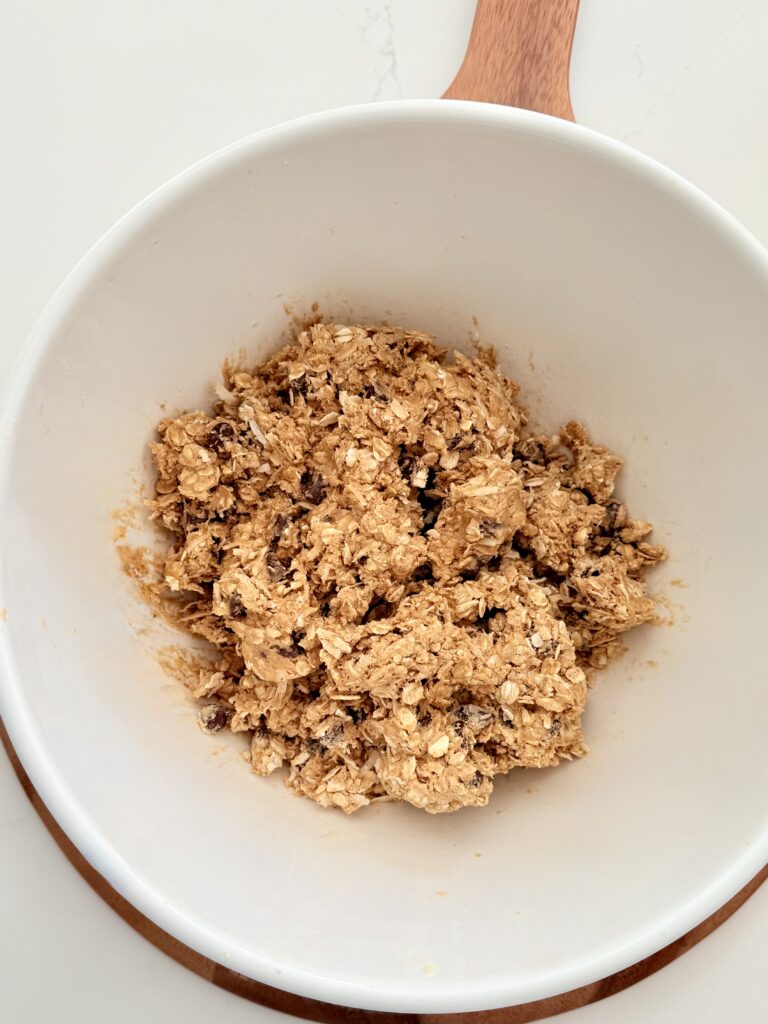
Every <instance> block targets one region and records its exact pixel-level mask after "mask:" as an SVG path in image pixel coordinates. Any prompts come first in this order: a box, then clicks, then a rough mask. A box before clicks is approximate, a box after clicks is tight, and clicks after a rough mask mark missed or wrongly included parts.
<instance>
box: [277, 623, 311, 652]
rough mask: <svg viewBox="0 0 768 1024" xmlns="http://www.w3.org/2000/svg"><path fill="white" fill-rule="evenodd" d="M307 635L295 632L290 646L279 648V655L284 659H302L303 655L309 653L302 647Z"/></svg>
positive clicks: (292, 634)
mask: <svg viewBox="0 0 768 1024" xmlns="http://www.w3.org/2000/svg"><path fill="white" fill-rule="evenodd" d="M306 635H307V634H306V633H300V632H298V631H296V630H294V632H293V633H291V643H290V645H289V646H288V647H278V648H277V653H278V654H280V655H282V657H283V658H300V657H301V656H302V655H303V654H306V653H307V652H306V651H305V650H304V648H303V647H301V646H300V644H301V641H302V640H303V639H304V637H305V636H306Z"/></svg>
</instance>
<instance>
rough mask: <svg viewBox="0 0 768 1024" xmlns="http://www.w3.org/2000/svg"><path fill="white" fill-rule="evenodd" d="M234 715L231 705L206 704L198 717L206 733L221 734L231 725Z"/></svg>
mask: <svg viewBox="0 0 768 1024" xmlns="http://www.w3.org/2000/svg"><path fill="white" fill-rule="evenodd" d="M234 713H235V711H234V708H232V707H231V706H230V705H229V704H206V705H205V706H204V707H202V708H201V709H200V713H199V714H198V716H197V717H198V720H199V722H200V725H202V727H203V728H204V729H205V730H206V732H220V731H221V730H222V729H225V728H226V727H227V726H228V725H229V723H230V720H231V719H232V716H233V715H234Z"/></svg>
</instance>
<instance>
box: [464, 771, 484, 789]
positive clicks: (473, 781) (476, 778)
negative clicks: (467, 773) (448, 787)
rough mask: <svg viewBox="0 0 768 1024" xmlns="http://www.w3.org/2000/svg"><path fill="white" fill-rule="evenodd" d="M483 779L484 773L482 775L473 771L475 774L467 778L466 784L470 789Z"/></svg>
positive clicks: (480, 783) (475, 787)
mask: <svg viewBox="0 0 768 1024" xmlns="http://www.w3.org/2000/svg"><path fill="white" fill-rule="evenodd" d="M484 779H485V776H484V775H482V774H481V773H480V772H475V774H474V775H473V776H472V778H471V779H470V780H469V782H468V783H467V785H468V786H469V788H470V789H477V788H478V786H480V785H482V783H483V781H484Z"/></svg>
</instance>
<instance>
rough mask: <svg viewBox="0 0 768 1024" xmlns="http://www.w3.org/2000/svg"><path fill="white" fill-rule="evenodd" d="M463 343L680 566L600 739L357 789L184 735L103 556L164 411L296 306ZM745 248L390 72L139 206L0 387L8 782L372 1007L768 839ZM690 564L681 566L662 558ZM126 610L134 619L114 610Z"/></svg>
mask: <svg viewBox="0 0 768 1024" xmlns="http://www.w3.org/2000/svg"><path fill="white" fill-rule="evenodd" d="M313 301H317V302H318V303H319V304H320V308H321V311H323V312H325V313H327V314H329V315H331V316H334V317H335V318H337V319H339V320H344V319H350V320H355V321H359V320H381V319H386V320H388V321H389V322H398V323H403V324H406V325H409V326H414V327H419V328H422V329H426V330H430V331H433V332H435V333H437V334H438V335H439V336H440V337H441V338H442V339H444V340H445V341H447V342H449V343H451V344H454V345H456V346H458V347H464V348H466V347H467V345H468V340H469V336H470V333H471V331H472V330H473V329H474V327H475V321H474V320H473V318H476V326H477V329H478V330H479V332H480V335H481V337H482V339H483V341H484V342H488V343H492V344H493V345H495V346H496V348H497V349H498V351H499V353H500V357H501V363H502V367H503V369H504V370H505V371H506V372H508V373H509V374H510V375H511V376H513V377H515V378H516V379H517V380H518V381H519V382H520V383H521V385H522V386H523V388H524V398H525V399H527V401H528V404H529V407H530V408H531V410H532V413H533V415H534V417H535V419H536V421H537V422H538V423H541V424H542V425H549V426H551V427H552V429H553V430H554V429H556V428H557V427H558V426H559V425H561V424H562V423H563V422H564V421H565V420H567V419H568V418H571V417H578V418H581V419H583V420H584V421H585V422H586V423H587V424H588V426H589V428H590V430H591V431H592V433H593V435H594V437H595V438H596V439H597V440H599V441H601V442H603V443H606V444H608V445H609V446H611V447H613V448H614V449H615V450H616V451H617V452H618V453H619V454H621V455H622V456H623V457H624V458H625V460H626V469H625V471H624V472H623V474H622V477H621V494H622V496H623V497H624V498H625V499H626V500H627V501H628V502H629V504H630V507H631V509H632V511H633V512H634V513H635V514H636V515H638V516H641V517H643V518H647V519H650V520H651V521H653V522H654V523H655V525H656V533H655V537H656V539H658V540H659V541H661V542H663V543H664V544H666V545H667V546H668V547H669V550H670V552H671V558H670V561H669V563H668V564H667V565H666V566H665V567H664V568H663V569H661V570H660V571H658V572H657V573H656V574H655V575H654V576H653V589H655V590H656V591H657V592H661V593H663V594H667V595H668V596H669V597H671V598H672V599H673V600H674V602H675V604H674V607H673V616H672V617H673V618H674V624H673V625H671V626H660V627H656V628H653V627H651V628H644V629H642V630H639V631H637V633H636V634H635V635H634V636H633V637H632V639H631V643H630V651H629V653H628V654H627V656H626V657H625V658H624V659H623V660H622V661H620V662H619V663H618V664H616V665H614V666H613V667H612V668H611V669H610V670H609V671H607V672H605V673H604V674H602V675H601V677H600V680H599V683H598V685H597V687H596V689H595V690H594V691H593V693H592V695H591V700H590V705H589V709H588V712H587V716H586V733H587V739H588V742H589V743H590V746H591V748H592V753H591V754H590V755H589V756H588V757H587V758H585V759H584V760H582V761H580V762H578V763H573V764H568V765H564V766H562V767H560V768H558V769H557V770H548V771H541V772H531V771H528V772H522V771H520V772H518V773H516V774H513V775H512V776H510V777H509V778H507V779H506V780H501V781H499V782H498V784H497V786H496V790H495V793H494V797H493V799H492V802H491V804H490V806H489V807H488V808H485V809H480V810H465V811H463V812H460V813H458V814H455V815H450V816H443V817H431V816H428V815H426V814H423V813H420V812H417V811H415V810H413V809H410V808H407V807H401V806H394V805H381V806H377V807H373V808H370V809H367V810H365V811H363V812H361V813H359V814H357V815H354V816H352V817H350V818H346V817H344V816H343V815H341V814H340V813H335V812H332V811H326V810H321V809H320V808H318V807H316V806H314V805H313V804H311V803H310V802H308V801H301V800H297V799H296V798H295V797H293V796H292V795H291V794H290V793H288V792H287V791H286V790H285V789H284V788H283V786H282V784H281V781H280V780H279V779H277V778H272V779H269V780H263V779H259V778H256V777H255V776H253V775H251V774H250V773H249V771H248V770H247V767H246V766H245V765H244V764H243V762H242V760H241V757H240V754H241V750H242V746H241V744H240V743H238V742H237V738H236V737H230V738H229V740H228V741H227V740H219V739H210V738H207V737H205V736H203V735H202V734H201V733H200V732H199V731H198V729H197V728H196V727H195V724H194V715H195V712H194V709H193V707H192V706H191V703H190V702H189V701H188V700H187V699H186V698H185V696H184V695H183V693H182V691H181V687H180V686H179V685H178V684H177V683H174V682H172V681H170V680H169V679H168V678H167V677H166V676H165V675H164V674H163V672H162V670H161V669H160V667H159V666H158V662H157V657H156V649H157V647H158V646H162V645H163V644H168V643H178V642H179V638H178V637H177V636H174V635H169V634H163V633H162V630H160V628H159V627H157V626H156V625H154V624H151V622H148V615H147V613H146V611H145V610H144V609H143V608H142V607H141V604H140V602H138V600H137V599H136V596H135V594H134V593H133V591H132V588H131V585H130V583H129V582H128V581H127V580H126V579H125V578H124V577H123V575H122V574H121V571H120V568H119V565H118V560H117V557H116V554H115V550H114V546H113V541H112V530H113V526H114V522H113V520H112V517H111V511H112V510H113V509H115V508H116V507H119V506H122V505H124V504H125V503H126V500H128V499H131V498H132V497H134V495H135V486H136V481H137V479H140V478H141V474H142V473H143V472H144V471H145V470H144V468H142V467H143V466H145V463H144V462H143V455H144V450H145V446H146V443H147V441H148V440H149V439H150V437H151V435H152V430H153V426H154V424H155V423H156V421H157V420H158V418H159V417H160V416H161V415H162V412H161V409H165V408H167V409H171V410H172V409H174V408H177V407H178V408H181V407H184V408H189V407H195V406H200V405H201V404H205V403H206V402H207V401H209V396H210V391H209V384H210V382H211V381H212V380H214V379H215V378H216V376H217V372H218V367H219V366H220V364H221V362H222V360H223V358H224V357H225V356H227V355H231V354H233V353H236V352H237V351H238V350H239V349H240V348H241V347H244V348H245V349H246V351H247V354H248V357H249V358H250V359H252V360H256V359H258V358H260V357H261V356H263V355H265V354H267V353H268V352H270V351H271V350H273V349H274V348H275V347H276V345H277V343H278V342H279V339H280V337H281V336H282V334H283V333H284V331H285V328H286V322H287V317H286V312H285V305H286V304H287V305H288V307H289V308H293V309H294V310H295V311H298V312H302V311H304V310H306V309H307V308H308V307H309V304H310V303H312V302H313ZM767 324H768V274H766V269H765V264H764V263H762V262H761V260H760V257H759V255H758V254H757V252H756V251H753V250H752V249H751V248H750V246H749V243H748V242H747V241H746V240H744V239H743V238H742V237H741V236H740V235H739V233H738V231H737V230H736V229H734V228H731V227H730V226H729V224H728V222H727V221H726V220H725V219H724V218H721V216H720V215H719V214H717V213H716V212H712V211H710V210H709V208H708V207H707V206H706V203H705V202H704V201H703V200H698V199H697V198H696V196H694V195H693V194H692V192H691V191H689V190H687V189H686V188H685V187H684V186H682V185H679V184H677V183H676V182H675V181H674V180H672V179H671V178H670V177H667V176H665V175H664V174H663V173H662V172H660V171H657V170H655V169H653V168H649V167H648V166H647V165H646V164H645V163H644V162H642V161H641V160H640V159H639V158H634V157H632V156H631V155H627V154H626V153H624V152H623V151H621V150H620V149H619V148H618V147H613V146H611V145H610V144H608V143H606V142H604V141H601V140H599V139H596V138H594V137H592V136H590V135H589V134H588V133H586V132H580V131H579V130H578V129H575V128H571V127H570V126H560V125H556V124H553V123H552V122H550V121H548V119H544V118H540V117H536V116H532V115H523V114H520V113H515V112H511V111H506V110H500V109H495V110H494V109H490V108H488V109H486V108H480V107H477V108H470V107H469V106H467V105H460V104H457V105H455V106H451V108H450V109H448V105H440V106H438V105H436V104H413V105H410V106H409V105H400V106H393V107H389V108H383V109H380V110H379V111H376V112H374V111H370V110H365V111H357V112H352V113H347V114H338V115H333V116H326V117H321V118H318V119H314V120H311V121H309V122H306V123H304V124H303V125H299V126H297V127H288V128H286V129H281V130H278V131H276V132H273V133H270V134H267V135H266V136H264V137H261V138H257V139H256V140H253V141H250V142H246V143H244V144H242V145H241V146H239V147H238V148H236V149H233V150H231V151H230V152H228V153H227V154H225V155H224V156H222V157H219V158H216V159H215V160H213V161H212V162H209V163H208V164H207V165H205V166H204V167H202V168H198V169H197V170H195V171H193V172H192V173H191V174H190V175H188V176H187V177H186V178H184V179H182V180H181V181H180V182H177V183H175V184H173V185H172V186H171V187H170V188H168V189H166V190H165V191H164V192H163V193H162V194H161V195H159V196H156V197H154V198H153V199H152V200H151V201H150V202H149V203H148V204H146V205H145V207H144V208H143V209H140V210H139V211H138V212H137V213H134V214H132V215H131V216H130V217H129V218H128V219H127V221H126V222H124V223H123V224H122V225H121V226H120V227H119V228H118V229H117V230H116V231H115V232H113V233H112V235H111V236H109V237H108V238H107V240H106V241H105V242H104V243H102V244H101V245H100V247H98V248H97V250H96V251H95V252H94V253H92V254H91V255H90V256H89V257H88V258H87V260H86V262H85V264H84V265H83V266H82V267H81V268H80V269H79V270H78V271H77V272H76V274H75V275H74V277H73V278H72V279H71V280H70V282H68V284H67V285H66V286H65V289H64V291H63V293H62V294H61V296H60V297H59V299H57V301H56V302H55V303H54V306H53V307H52V309H51V310H50V311H49V313H48V314H47V315H46V317H45V318H44V320H43V322H42V323H41V325H40V327H39V328H38V332H37V338H36V340H35V341H34V342H33V349H32V350H31V352H30V353H29V354H28V357H27V359H26V362H25V364H24V366H23V367H22V369H21V371H20V373H19V375H18V376H17V378H16V381H15V384H14V389H13V390H12V392H11V394H10V396H9V406H8V408H9V409H10V411H11V415H10V417H9V419H8V426H7V429H6V432H5V438H4V444H5V446H6V450H7V458H6V461H5V464H4V474H5V475H4V478H3V479H2V481H1V483H2V489H1V494H2V497H0V515H1V516H2V522H3V527H4V529H3V535H4V541H3V547H2V580H1V582H0V586H1V588H2V592H1V594H0V604H2V605H4V606H5V607H6V608H7V621H6V622H5V623H4V624H1V625H0V633H2V642H3V645H4V654H5V672H4V679H3V705H2V709H3V713H4V715H5V717H6V719H7V723H8V726H9V729H10V731H11V734H12V737H13V738H14V740H15V741H16V742H17V744H18V747H19V750H20V752H21V754H22V757H23V758H24V760H25V763H26V766H27V768H28V770H29V771H30V773H31V775H32V778H33V781H35V782H36V783H37V784H38V786H40V788H41V790H42V792H43V796H44V797H45V798H46V799H47V800H48V801H49V802H50V804H51V807H52V810H53V811H54V813H55V814H57V816H59V818H60V820H61V821H62V822H63V823H64V825H65V827H66V828H67V829H68V830H69V831H70V833H71V834H72V835H73V836H74V838H75V839H76V841H77V842H78V843H79V844H80V845H81V848H83V849H84V851H85V852H86V854H87V855H88V856H89V857H90V858H91V860H92V861H93V862H94V863H95V864H96V866H97V867H98V868H99V869H100V870H102V871H103V872H104V873H105V874H106V875H107V876H108V877H109V878H110V880H111V881H112V882H113V883H114V884H115V885H116V886H117V887H118V888H119V889H120V890H121V891H123V892H124V893H126V894H127V895H128V896H129V898H131V899H132V900H133V901H134V902H135V903H136V904H137V905H138V906H139V907H140V909H142V910H143V911H144V912H145V913H148V914H149V915H150V916H152V917H153V918H154V919H155V920H157V921H158V922H159V923H160V924H161V925H162V926H163V927H166V928H168V929H169V930H171V931H172V932H173V933H174V934H176V935H178V936H179V937H180V938H182V939H183V940H184V941H187V942H188V943H190V944H191V945H193V946H195V947H196V948H198V949H200V950H202V951H203V952H205V953H207V954H208V955H211V956H214V957H215V958H216V959H218V960H220V961H221V962H223V963H225V964H228V965H230V966H232V967H234V968H236V969H237V970H240V971H242V972H244V973H247V974H250V975H252V976H255V977H257V978H260V979H261V980H265V981H268V982H270V983H272V984H275V985H278V986H281V987H286V988H290V989H293V990H296V991H300V992H303V993H305V994H308V995H313V996H317V997H320V998H326V999H331V1000H333V1001H336V1002H348V1003H350V1004H352V1005H362V1006H369V1007H376V1008H388V1009H398V1010H418V1009H422V1010H425V1009H430V1010H461V1009H472V1008H481V1007H489V1006H492V1005H502V1004H504V1003H509V1002H514V1001H522V1000H525V999H530V998H537V997H539V996H543V995H547V994H551V993H552V992H554V991H557V990H562V989H565V988H568V987H570V986H571V985H575V984H580V983H583V982H586V981H589V980H592V979H593V978H595V977H597V976H599V975H601V974H605V973H608V972H609V971H611V970H614V969H617V968H619V967H622V966H624V965H625V964H626V963H628V962H630V961H631V960H632V959H636V958H638V957H639V956H642V955H644V954H645V953H648V952H650V951H651V950H652V949H653V948H657V947H659V946H661V945H662V944H663V943H664V942H666V941H669V940H671V939H672V938H674V937H675V935H676V934H679V933H680V932H682V931H683V930H685V928H687V927H689V926H690V925H692V924H693V923H695V921H696V920H697V919H699V918H702V917H704V916H706V914H707V913H709V912H710V911H711V910H712V909H714V906H715V904H716V903H717V902H718V900H722V899H725V898H727V896H728V895H730V893H731V892H733V891H735V890H736V889H737V888H738V887H739V886H740V885H741V884H742V883H743V881H744V880H745V878H746V874H747V873H748V872H749V870H750V865H753V866H755V867H756V866H757V862H758V859H759V857H760V856H761V851H762V855H764V853H765V847H766V827H767V824H768V822H767V819H768V813H767V812H766V805H765V799H764V796H763V795H762V794H764V793H765V792H766V789H768V759H767V758H766V757H765V736H766V734H768V702H767V701H766V697H765V692H766V691H765V686H766V683H765V669H764V663H763V657H762V655H761V654H760V651H761V647H760V644H761V641H760V636H761V635H762V619H763V613H764V607H765V598H764V580H763V577H764V574H765V571H766V567H767V562H768V559H767V558H766V554H767V551H766V531H765V528H764V517H765V508H766V498H767V495H766V482H765V474H764V473H763V472H762V470H761V467H760V461H762V459H761V456H760V455H759V452H760V445H761V442H762V441H763V440H764V439H765V437H766V419H767V414H766V403H765V401H764V384H765V380H766V362H767V359H768V356H767V353H768V347H767V346H766V344H765V337H766V326H767ZM673 579H676V580H682V581H684V583H685V584H686V588H685V589H680V588H677V587H674V586H671V581H672V580H673ZM143 625H149V627H150V628H149V632H148V633H147V634H145V635H139V633H138V632H137V627H139V626H143Z"/></svg>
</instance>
